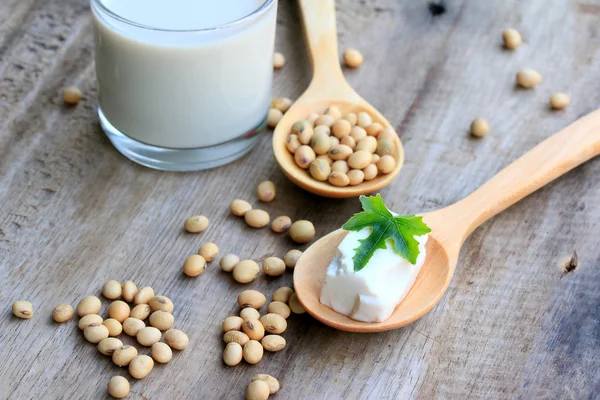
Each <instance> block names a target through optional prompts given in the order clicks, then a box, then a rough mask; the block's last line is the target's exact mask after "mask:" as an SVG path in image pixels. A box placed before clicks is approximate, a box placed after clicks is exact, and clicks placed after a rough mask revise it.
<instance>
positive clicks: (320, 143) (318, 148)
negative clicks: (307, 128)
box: [310, 127, 331, 155]
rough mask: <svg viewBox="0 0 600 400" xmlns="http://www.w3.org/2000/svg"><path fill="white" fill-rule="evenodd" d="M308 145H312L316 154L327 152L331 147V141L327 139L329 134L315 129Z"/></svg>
mask: <svg viewBox="0 0 600 400" xmlns="http://www.w3.org/2000/svg"><path fill="white" fill-rule="evenodd" d="M319 128H320V127H319ZM310 147H312V149H313V150H314V151H315V153H316V154H319V155H323V154H327V152H328V151H329V149H331V141H330V140H329V135H328V134H326V133H325V132H316V130H315V134H314V135H313V137H312V139H311V140H310Z"/></svg>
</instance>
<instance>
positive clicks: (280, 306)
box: [267, 301, 291, 318]
mask: <svg viewBox="0 0 600 400" xmlns="http://www.w3.org/2000/svg"><path fill="white" fill-rule="evenodd" d="M267 310H268V311H269V312H270V313H274V314H279V315H281V316H282V317H283V318H288V317H289V316H290V313H291V311H290V307H289V306H288V305H287V304H285V303H284V302H283V301H272V302H271V303H269V306H268V307H267Z"/></svg>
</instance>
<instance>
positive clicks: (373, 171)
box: [363, 164, 379, 181]
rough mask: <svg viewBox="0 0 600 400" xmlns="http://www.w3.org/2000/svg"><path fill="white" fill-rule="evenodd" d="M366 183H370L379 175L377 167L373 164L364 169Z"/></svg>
mask: <svg viewBox="0 0 600 400" xmlns="http://www.w3.org/2000/svg"><path fill="white" fill-rule="evenodd" d="M363 173H364V178H365V181H370V180H373V179H375V178H377V174H378V173H379V170H378V169H377V165H375V164H371V165H367V167H366V168H365V169H363Z"/></svg>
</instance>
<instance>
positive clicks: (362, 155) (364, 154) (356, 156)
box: [348, 150, 372, 169]
mask: <svg viewBox="0 0 600 400" xmlns="http://www.w3.org/2000/svg"><path fill="white" fill-rule="evenodd" d="M371 159H372V155H371V153H370V152H368V151H365V150H359V151H357V152H355V153H353V154H352V155H351V156H350V157H349V158H348V166H349V167H350V168H352V169H363V168H366V167H367V165H369V164H371Z"/></svg>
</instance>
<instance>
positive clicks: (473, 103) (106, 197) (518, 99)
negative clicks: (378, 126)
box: [0, 0, 600, 399]
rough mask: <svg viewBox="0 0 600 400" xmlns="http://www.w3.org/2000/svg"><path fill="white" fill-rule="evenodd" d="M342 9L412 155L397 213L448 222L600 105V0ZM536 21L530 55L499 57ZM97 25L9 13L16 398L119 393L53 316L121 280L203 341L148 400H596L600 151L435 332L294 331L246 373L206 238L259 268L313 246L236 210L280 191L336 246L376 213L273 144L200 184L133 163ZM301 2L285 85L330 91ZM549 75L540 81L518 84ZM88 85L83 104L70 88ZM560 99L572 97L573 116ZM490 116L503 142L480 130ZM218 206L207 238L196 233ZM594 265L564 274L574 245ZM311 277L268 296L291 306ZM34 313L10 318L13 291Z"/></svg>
mask: <svg viewBox="0 0 600 400" xmlns="http://www.w3.org/2000/svg"><path fill="white" fill-rule="evenodd" d="M446 4H447V12H446V13H445V14H443V15H441V16H438V17H436V18H434V17H432V16H431V14H430V13H429V11H428V8H427V2H426V1H424V0H423V1H397V0H372V1H361V2H357V1H350V0H346V1H338V11H337V15H338V30H339V36H340V47H341V48H344V47H347V46H348V47H349V46H352V47H356V48H359V49H360V50H361V51H362V52H363V53H364V54H365V60H366V62H365V64H364V65H363V66H362V67H361V68H360V69H358V70H356V71H348V72H347V76H348V79H349V81H350V83H351V84H352V85H353V86H355V87H356V89H357V90H358V92H359V93H361V94H362V95H363V96H364V97H365V98H366V99H367V100H369V101H370V102H372V103H373V104H374V105H375V106H376V107H378V108H379V109H380V110H381V111H382V112H383V113H384V115H386V116H387V118H388V119H389V120H390V121H391V122H392V123H393V124H394V125H395V126H396V127H397V128H398V130H399V132H401V138H402V141H403V143H404V146H405V151H406V163H405V166H404V168H403V171H402V172H401V174H400V176H399V177H398V179H397V180H396V181H395V182H394V183H393V184H392V185H391V186H390V187H388V188H386V189H385V190H384V191H383V192H382V194H383V195H384V197H385V198H387V199H388V200H387V201H388V202H389V203H390V204H391V205H392V206H393V208H394V209H396V210H398V211H413V212H420V211H427V210H431V209H435V208H438V207H441V206H443V205H447V204H450V203H452V202H453V201H456V200H458V199H460V198H462V197H463V196H465V195H467V194H469V193H470V192H471V191H472V190H474V189H475V188H476V187H477V186H478V185H480V184H481V183H483V182H484V181H485V180H486V179H487V178H488V177H490V176H492V175H493V174H494V173H495V172H497V171H498V170H499V169H500V168H501V167H502V166H504V165H506V164H508V163H509V162H510V161H512V160H514V159H515V158H516V157H517V156H518V155H520V154H522V153H523V152H525V151H526V150H527V149H529V148H530V147H532V146H533V145H535V144H536V143H538V142H539V141H541V140H542V139H543V138H545V137H547V136H548V135H550V134H551V133H553V132H555V131H557V130H559V129H560V128H561V127H563V126H565V125H566V124H568V123H569V122H571V121H573V120H575V119H576V118H577V117H578V116H580V115H582V114H584V113H586V112H588V111H591V110H593V109H595V108H597V107H599V106H600V85H599V84H598V82H600V58H599V50H600V32H599V27H600V2H599V1H597V0H587V1H584V0H581V1H568V0H561V1H554V2H552V4H549V3H548V2H543V1H528V2H521V1H516V0H507V1H494V2H492V1H485V2H484V1H476V0H464V1H459V0H456V1H447V2H446ZM509 26H512V27H516V28H518V29H519V30H520V31H521V32H522V33H523V36H524V40H525V43H524V44H523V45H522V46H521V47H520V48H519V49H518V50H517V51H516V52H507V51H504V50H502V48H501V47H500V33H501V31H502V30H503V29H504V28H506V27H509ZM91 28H92V26H91V20H90V14H89V10H88V4H87V1H86V0H48V1H33V0H3V1H2V2H0V154H1V157H0V185H1V186H0V204H1V206H0V271H1V278H2V283H1V286H0V300H1V302H0V304H2V305H3V307H4V311H3V313H2V316H3V318H4V322H3V323H2V324H0V388H1V389H0V398H11V399H30V398H31V399H40V398H44V399H54V398H65V399H74V398H77V399H87V398H90V399H98V398H104V397H105V396H106V383H107V381H108V379H109V378H110V377H111V376H112V375H114V374H117V373H125V374H127V372H126V371H124V370H123V371H119V369H118V368H117V367H115V366H114V365H113V364H112V363H111V362H110V360H109V359H108V358H106V357H104V356H101V355H100V354H99V353H98V352H97V350H96V348H95V346H93V345H90V344H88V343H86V342H85V340H84V339H83V337H82V335H81V334H80V332H79V331H78V329H77V328H76V323H75V321H71V322H69V323H66V324H62V325H57V324H54V323H53V322H52V321H51V317H50V314H51V311H52V308H53V307H54V306H55V305H57V304H59V303H62V302H68V303H71V304H73V305H75V304H76V302H77V301H78V300H79V299H80V298H81V297H83V296H84V295H86V294H90V293H96V294H99V291H100V287H101V285H102V283H103V282H104V281H106V280H108V279H118V280H125V279H133V280H134V281H135V282H136V283H138V285H142V286H143V285H151V286H153V287H154V288H155V289H156V290H157V292H160V293H162V294H165V295H167V296H169V297H170V298H171V299H173V300H174V302H175V304H176V311H175V317H176V325H177V326H178V327H180V328H181V329H183V330H184V331H186V332H188V333H189V334H190V339H191V344H190V346H189V348H188V349H187V350H185V351H183V352H181V353H180V354H177V355H176V356H175V357H174V359H173V361H172V362H171V363H170V364H168V365H166V366H159V367H157V368H155V370H154V371H153V372H152V374H151V375H150V376H149V377H148V378H146V379H144V380H143V381H139V382H134V383H133V384H132V395H131V398H140V399H166V398H173V399H175V398H203V399H233V398H241V397H242V393H243V391H244V388H245V386H246V384H247V383H248V382H249V380H250V378H251V377H252V376H253V375H254V374H255V373H270V374H272V375H274V376H276V377H278V378H279V380H280V382H281V384H282V388H281V391H280V393H279V394H277V395H276V398H281V399H384V398H385V399H392V398H397V399H408V398H419V399H431V398H439V399H449V398H457V399H465V398H469V399H470V398H472V399H476V398H486V399H491V398H521V399H531V398H553V399H559V398H560V399H591V398H597V397H598V396H599V395H600V308H599V307H600V289H599V286H598V285H599V282H600V268H599V267H600V250H599V246H598V243H599V242H598V240H599V236H598V232H599V231H600V224H599V220H600V206H599V204H600V185H599V178H598V177H599V176H600V160H598V159H596V160H592V161H591V162H589V163H587V164H586V165H584V166H583V167H581V168H579V169H577V170H575V171H573V172H571V173H569V174H567V175H566V176H564V177H563V178H561V179H560V180H558V181H557V182H555V183H553V184H551V185H549V186H548V187H546V188H544V189H543V190H541V191H540V192H538V193H536V194H534V195H533V196H531V197H529V198H527V199H525V200H524V201H522V202H521V203H519V204H518V205H516V206H514V207H512V208H510V209H509V210H507V211H506V212H505V213H503V214H502V215H500V216H499V217H497V218H495V219H494V220H492V221H491V222H488V223H487V224H485V225H484V226H483V227H481V228H480V229H479V230H477V231H476V232H475V233H474V234H473V236H472V237H471V238H470V239H469V240H468V241H467V242H466V244H465V248H464V250H463V254H462V257H461V260H460V262H459V266H458V269H457V273H456V275H455V277H454V280H453V282H452V284H451V286H450V288H449V290H448V292H447V293H446V295H445V296H444V297H443V299H442V301H441V303H440V304H439V305H438V306H437V307H435V308H434V309H433V311H431V312H430V313H429V314H428V315H426V316H425V317H424V318H423V319H421V320H420V321H417V322H416V323H413V324H412V325H410V326H408V327H406V328H404V329H400V330H396V331H392V332H387V333H382V334H372V335H361V334H348V333H344V332H338V331H335V330H332V329H330V328H328V327H325V326H323V325H321V324H319V323H317V322H315V321H314V320H312V319H311V318H310V317H309V316H307V315H304V316H300V317H299V316H294V317H292V318H290V320H289V322H290V326H289V329H288V331H287V332H286V333H285V334H284V336H285V337H286V339H287V342H288V346H287V348H286V349H285V350H284V351H282V352H281V353H278V354H268V355H267V356H266V357H265V358H264V359H263V361H262V362H261V363H260V364H259V365H257V366H249V365H240V366H238V367H236V368H226V367H225V366H224V365H223V364H222V361H221V352H222V349H223V345H222V342H221V331H220V323H221V320H222V319H223V318H224V317H226V316H228V315H230V314H233V313H235V312H236V311H237V307H236V305H235V299H236V296H237V294H238V293H239V291H240V290H241V289H242V286H241V285H238V284H235V283H233V281H232V279H231V278H230V277H229V276H227V275H225V274H224V273H221V272H220V271H219V270H218V267H217V266H216V265H211V267H210V268H209V269H208V270H207V272H206V273H205V274H204V275H203V276H201V277H200V278H198V279H186V278H185V277H183V276H182V274H181V264H182V262H183V260H184V259H185V257H186V256H188V255H190V254H192V253H194V252H195V251H196V250H197V247H198V246H199V245H200V244H201V243H202V242H204V241H209V240H210V241H214V242H216V243H218V244H219V245H220V248H221V251H222V253H227V252H236V253H238V254H240V255H241V256H243V257H246V258H260V257H262V256H264V255H266V254H276V255H283V254H284V253H285V252H286V251H287V250H288V249H290V248H293V247H294V246H293V244H292V243H291V242H290V241H289V240H288V239H287V238H286V237H283V236H278V235H276V234H273V233H272V232H270V231H268V230H266V229H265V230H260V231H254V230H251V229H250V228H247V227H246V226H245V225H244V224H243V222H242V221H240V220H238V219H236V218H234V217H232V216H230V215H229V214H228V211H227V204H228V203H229V201H230V200H231V199H233V198H234V197H242V198H246V199H249V200H251V201H252V202H253V203H256V200H255V197H254V188H255V186H256V184H257V183H258V182H259V181H261V180H263V179H267V178H268V179H272V180H273V181H274V182H275V183H276V184H277V187H278V195H277V199H276V201H275V202H273V203H272V204H268V205H265V206H264V208H265V209H266V210H268V211H269V212H270V213H271V215H273V216H275V215H280V214H288V215H290V216H291V217H292V218H293V219H299V218H307V219H310V220H312V221H314V222H315V224H316V227H317V234H318V235H319V236H320V235H323V234H325V233H326V232H328V231H331V230H332V229H334V228H336V227H338V226H340V225H341V224H342V223H343V221H344V220H345V219H346V218H347V217H349V216H350V215H351V214H352V213H353V212H356V211H357V209H358V202H357V201H356V200H336V201H333V200H326V199H322V198H318V197H315V196H312V195H310V194H307V193H306V192H303V191H302V190H300V189H298V188H296V187H294V186H293V185H292V184H291V183H290V182H289V181H288V180H287V179H286V178H285V177H284V176H283V175H282V173H281V172H280V171H279V170H278V168H277V167H276V165H275V163H274V159H273V157H272V155H271V153H270V152H271V149H270V134H269V133H267V134H265V135H264V137H263V138H262V141H261V144H260V145H259V146H258V147H257V148H256V150H254V151H253V152H252V153H251V154H250V155H249V156H246V157H244V158H243V159H241V160H239V161H237V162H235V163H233V164H231V165H228V166H226V167H222V168H218V169H215V170H211V171H208V172H201V173H186V174H182V173H165V172H157V171H152V170H149V169H146V168H143V167H140V166H138V165H135V164H133V163H131V162H129V161H127V160H126V159H125V158H124V157H122V156H121V155H120V154H118V153H117V151H116V150H114V149H113V148H112V147H111V145H110V143H109V142H108V140H107V139H106V138H105V137H104V136H103V134H102V133H101V131H100V129H99V126H98V122H97V117H96V113H95V104H96V96H95V94H96V92H95V90H94V69H93V60H92V36H91V35H92V29H91ZM301 37H302V36H301V27H300V25H299V18H298V13H297V10H296V7H295V3H294V2H292V1H287V0H282V1H281V4H280V11H279V21H278V34H277V48H278V49H279V50H280V51H282V52H283V53H284V54H285V55H286V57H287V59H288V63H287V65H286V66H285V68H284V69H283V70H281V71H278V72H277V73H276V77H275V83H274V94H276V95H286V96H290V97H295V96H298V95H299V94H300V93H301V92H302V90H303V88H304V87H305V86H306V85H307V83H308V81H309V67H308V65H307V61H306V52H305V50H304V44H303V42H302V40H301ZM525 66H531V67H533V68H536V69H538V70H539V71H540V72H541V74H542V75H543V78H544V79H543V82H542V84H541V85H540V86H539V87H538V88H536V89H535V90H529V91H525V90H517V89H515V88H514V84H513V80H514V73H515V72H516V71H517V70H518V69H519V68H521V67H525ZM64 84H75V85H78V86H79V87H81V88H82V89H83V90H84V92H85V98H84V100H83V102H82V103H80V104H79V105H78V106H77V107H76V108H70V109H68V108H65V107H63V106H62V104H61V102H60V99H59V96H58V92H59V89H60V87H61V86H62V85H64ZM555 91H565V92H567V93H569V94H570V95H571V98H572V103H571V105H570V106H569V107H568V108H567V109H566V110H564V111H561V112H552V111H550V110H549V109H548V106H547V100H548V98H549V96H550V95H551V94H552V93H553V92H555ZM479 115H481V116H485V117H486V118H488V119H489V121H490V124H491V133H490V134H489V136H488V137H486V138H484V139H483V140H472V139H470V138H469V137H468V135H467V128H468V125H469V123H470V121H471V120H472V119H473V118H474V117H476V116H479ZM197 213H202V214H204V215H207V216H208V217H209V218H210V220H211V226H210V229H209V230H208V231H206V232H205V233H203V234H201V235H199V236H192V235H188V234H185V233H184V232H182V223H183V221H184V220H185V218H186V217H188V216H190V215H193V214H197ZM573 249H576V250H577V253H578V254H579V266H578V267H577V268H576V269H575V270H574V271H572V272H569V273H564V272H563V270H562V269H561V265H560V262H561V260H562V259H564V258H565V257H569V256H570V255H571V253H572V251H573ZM290 283H291V274H290V273H288V274H287V275H286V276H285V277H283V278H279V279H275V280H267V279H265V278H264V277H261V278H260V279H258V280H257V281H256V282H254V283H253V284H251V285H248V286H247V287H249V288H250V287H251V288H256V289H260V290H262V291H264V292H266V293H272V292H273V291H274V290H275V289H276V288H277V287H279V286H281V285H283V284H290ZM18 299H28V300H30V301H31V302H32V303H33V304H34V307H35V315H34V317H33V319H31V320H29V321H22V320H17V319H16V318H14V317H12V316H11V313H10V304H11V303H12V302H13V301H14V300H18Z"/></svg>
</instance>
